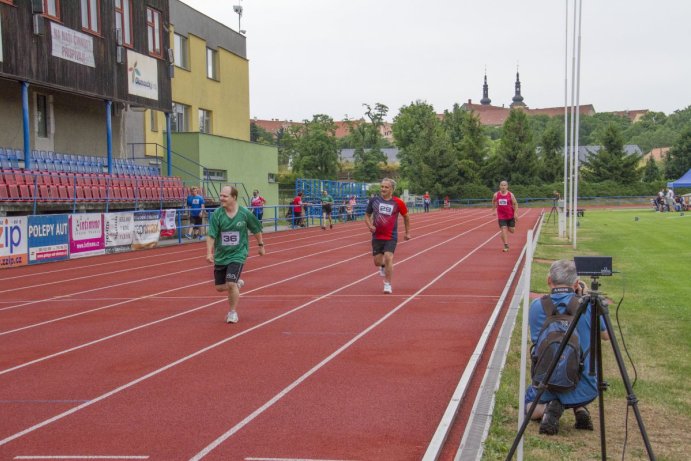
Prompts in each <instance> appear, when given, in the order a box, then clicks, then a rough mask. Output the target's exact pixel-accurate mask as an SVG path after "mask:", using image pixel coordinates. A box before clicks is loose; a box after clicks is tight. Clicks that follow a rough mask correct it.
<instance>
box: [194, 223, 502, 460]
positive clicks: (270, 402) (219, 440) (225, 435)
mask: <svg viewBox="0 0 691 461" xmlns="http://www.w3.org/2000/svg"><path fill="white" fill-rule="evenodd" d="M461 235H462V234H461ZM496 235H497V234H494V235H492V236H491V237H490V238H488V239H487V240H485V241H484V242H483V243H482V244H480V245H478V246H476V247H475V248H474V249H473V250H471V251H470V252H469V253H468V254H466V255H465V256H463V257H462V258H461V259H459V260H458V261H456V262H455V263H454V264H453V265H451V266H449V267H448V268H447V269H446V270H444V271H443V272H441V273H440V274H439V275H438V276H436V277H435V278H433V279H432V280H431V281H430V282H428V283H427V284H426V285H424V286H423V287H421V288H420V289H419V290H418V291H416V292H415V293H413V294H412V295H411V296H410V297H408V298H407V299H406V300H405V301H403V302H402V303H400V304H399V305H398V306H396V307H394V308H393V309H392V310H390V311H389V312H387V313H386V314H384V315H383V316H382V317H381V318H380V319H379V320H377V321H376V322H374V323H373V324H371V325H370V326H369V327H367V328H365V329H364V330H362V331H361V332H360V333H359V334H357V335H356V336H354V337H353V339H351V340H350V341H348V342H347V343H345V344H344V345H343V346H341V347H339V348H338V349H336V350H335V351H334V352H333V353H331V354H330V355H329V356H327V357H326V358H325V359H324V360H322V361H321V362H319V363H318V364H317V365H315V366H314V367H312V368H311V369H310V370H309V371H307V372H306V373H304V374H303V375H302V376H300V377H299V378H298V379H296V380H295V381H293V382H292V383H291V384H289V385H288V386H286V387H285V388H283V390H282V391H280V392H279V393H278V394H276V395H274V396H273V397H272V398H271V399H270V400H268V401H267V402H266V403H264V405H262V406H261V407H259V408H257V409H256V410H254V411H253V412H252V413H251V414H250V415H248V416H247V417H246V418H245V419H243V420H242V421H240V422H239V423H238V424H236V425H235V426H233V427H231V428H230V429H228V431H226V432H225V433H223V434H222V435H221V436H219V437H218V438H217V439H216V440H214V441H213V442H211V443H210V444H209V445H207V446H206V447H205V448H204V449H203V450H201V451H200V452H199V453H197V454H196V455H194V456H193V457H192V458H190V461H199V460H200V459H202V458H204V457H205V456H206V455H208V454H209V453H211V452H212V451H213V450H214V449H215V448H217V447H218V446H219V445H220V444H222V443H223V442H225V441H226V440H227V439H228V438H230V437H231V436H232V435H233V434H235V433H236V432H238V431H240V430H241V429H242V428H244V427H245V426H246V425H248V424H249V423H251V422H252V421H253V420H254V419H255V418H257V417H258V416H259V415H261V414H262V413H264V412H265V411H266V410H268V409H269V408H271V407H272V406H273V405H274V404H276V403H277V402H278V401H279V400H281V399H282V398H283V397H285V396H286V395H287V394H288V393H289V392H290V391H292V390H293V389H295V388H296V387H298V386H299V385H300V384H302V383H303V382H304V381H305V380H306V379H307V378H309V377H310V376H312V375H313V374H315V373H316V372H317V371H319V370H320V369H321V368H322V367H324V366H325V365H327V364H328V363H329V362H331V361H332V360H333V359H335V358H336V357H338V356H339V355H341V354H342V353H343V352H344V351H345V350H347V349H349V348H350V346H352V345H353V344H355V343H356V342H358V341H359V340H360V339H362V338H363V337H364V336H365V335H367V334H368V333H369V332H371V331H372V330H374V329H375V328H376V327H378V326H379V325H381V324H382V323H384V321H385V320H387V319H388V318H389V317H391V316H392V315H394V314H395V313H396V312H398V311H400V310H401V309H403V308H404V307H405V306H406V305H407V304H408V303H410V302H411V301H413V300H414V299H416V297H417V295H419V294H420V293H422V292H423V291H425V290H426V289H428V288H429V287H431V286H432V285H434V284H435V283H436V282H437V281H439V280H440V279H441V278H442V277H444V276H445V275H446V274H448V273H449V272H450V271H451V270H453V269H455V268H456V267H457V266H458V265H459V264H461V263H462V262H463V261H465V260H466V259H468V258H469V257H470V256H472V255H473V254H474V253H475V252H476V251H478V250H479V249H480V248H482V247H484V246H485V245H487V244H488V243H489V242H490V241H491V240H494V239H495V238H496ZM456 238H458V237H453V238H451V239H449V240H447V242H449V241H451V240H454V239H456ZM447 242H443V243H447Z"/></svg>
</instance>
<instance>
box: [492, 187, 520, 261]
mask: <svg viewBox="0 0 691 461" xmlns="http://www.w3.org/2000/svg"><path fill="white" fill-rule="evenodd" d="M492 209H493V210H494V212H495V213H496V214H497V220H498V221H499V229H500V231H501V241H502V242H503V243H504V248H503V249H502V251H503V252H507V251H509V232H510V233H512V234H513V233H514V231H515V230H516V222H517V221H518V202H517V201H516V197H514V195H513V192H509V183H508V182H506V181H502V182H500V183H499V190H498V191H497V192H495V193H494V197H492Z"/></svg>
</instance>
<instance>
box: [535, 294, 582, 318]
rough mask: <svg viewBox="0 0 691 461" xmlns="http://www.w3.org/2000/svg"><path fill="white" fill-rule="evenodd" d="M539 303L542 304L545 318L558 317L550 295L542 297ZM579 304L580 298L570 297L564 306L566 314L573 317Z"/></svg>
mask: <svg viewBox="0 0 691 461" xmlns="http://www.w3.org/2000/svg"><path fill="white" fill-rule="evenodd" d="M540 303H541V304H542V310H543V311H545V315H546V316H547V317H549V316H552V315H558V314H559V312H558V311H557V307H556V306H555V305H554V301H552V296H550V295H544V296H542V297H541V298H540ZM580 303H581V297H580V296H578V295H574V296H572V297H571V299H570V300H569V303H568V304H567V305H566V313H567V314H569V315H571V316H575V315H576V312H577V311H578V306H579V305H580Z"/></svg>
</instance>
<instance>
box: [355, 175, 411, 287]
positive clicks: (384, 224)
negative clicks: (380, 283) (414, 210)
mask: <svg viewBox="0 0 691 461" xmlns="http://www.w3.org/2000/svg"><path fill="white" fill-rule="evenodd" d="M380 187H381V195H380V196H379V197H372V198H371V199H370V200H369V203H368V204H367V211H366V212H365V224H367V228H368V229H369V231H370V232H372V256H373V257H374V265H375V266H377V267H378V268H379V275H381V276H382V277H384V293H389V294H390V293H392V292H393V290H392V289H391V277H392V275H393V253H394V251H395V250H396V243H397V242H398V215H399V214H400V215H401V216H403V224H404V225H405V235H404V238H405V239H406V240H409V239H410V219H409V218H408V207H406V205H405V203H404V202H403V200H401V199H399V198H398V197H394V196H393V191H394V189H395V188H396V182H395V181H394V180H393V179H389V178H384V179H382V181H381V185H380Z"/></svg>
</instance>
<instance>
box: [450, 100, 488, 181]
mask: <svg viewBox="0 0 691 461" xmlns="http://www.w3.org/2000/svg"><path fill="white" fill-rule="evenodd" d="M442 126H443V127H444V130H445V131H446V135H447V137H448V138H449V142H450V143H451V146H452V148H453V149H454V152H455V153H456V156H457V160H458V163H457V168H458V175H459V179H460V181H461V182H462V183H464V184H468V183H479V182H480V176H479V172H480V170H481V168H482V166H483V165H484V163H485V161H486V158H487V152H488V149H487V144H488V137H487V135H486V134H485V131H484V130H483V127H482V125H481V123H480V118H479V116H477V115H476V114H474V113H472V112H470V111H467V110H463V109H461V107H460V106H459V105H458V104H454V106H453V109H452V110H451V111H444V119H443V121H442Z"/></svg>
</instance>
